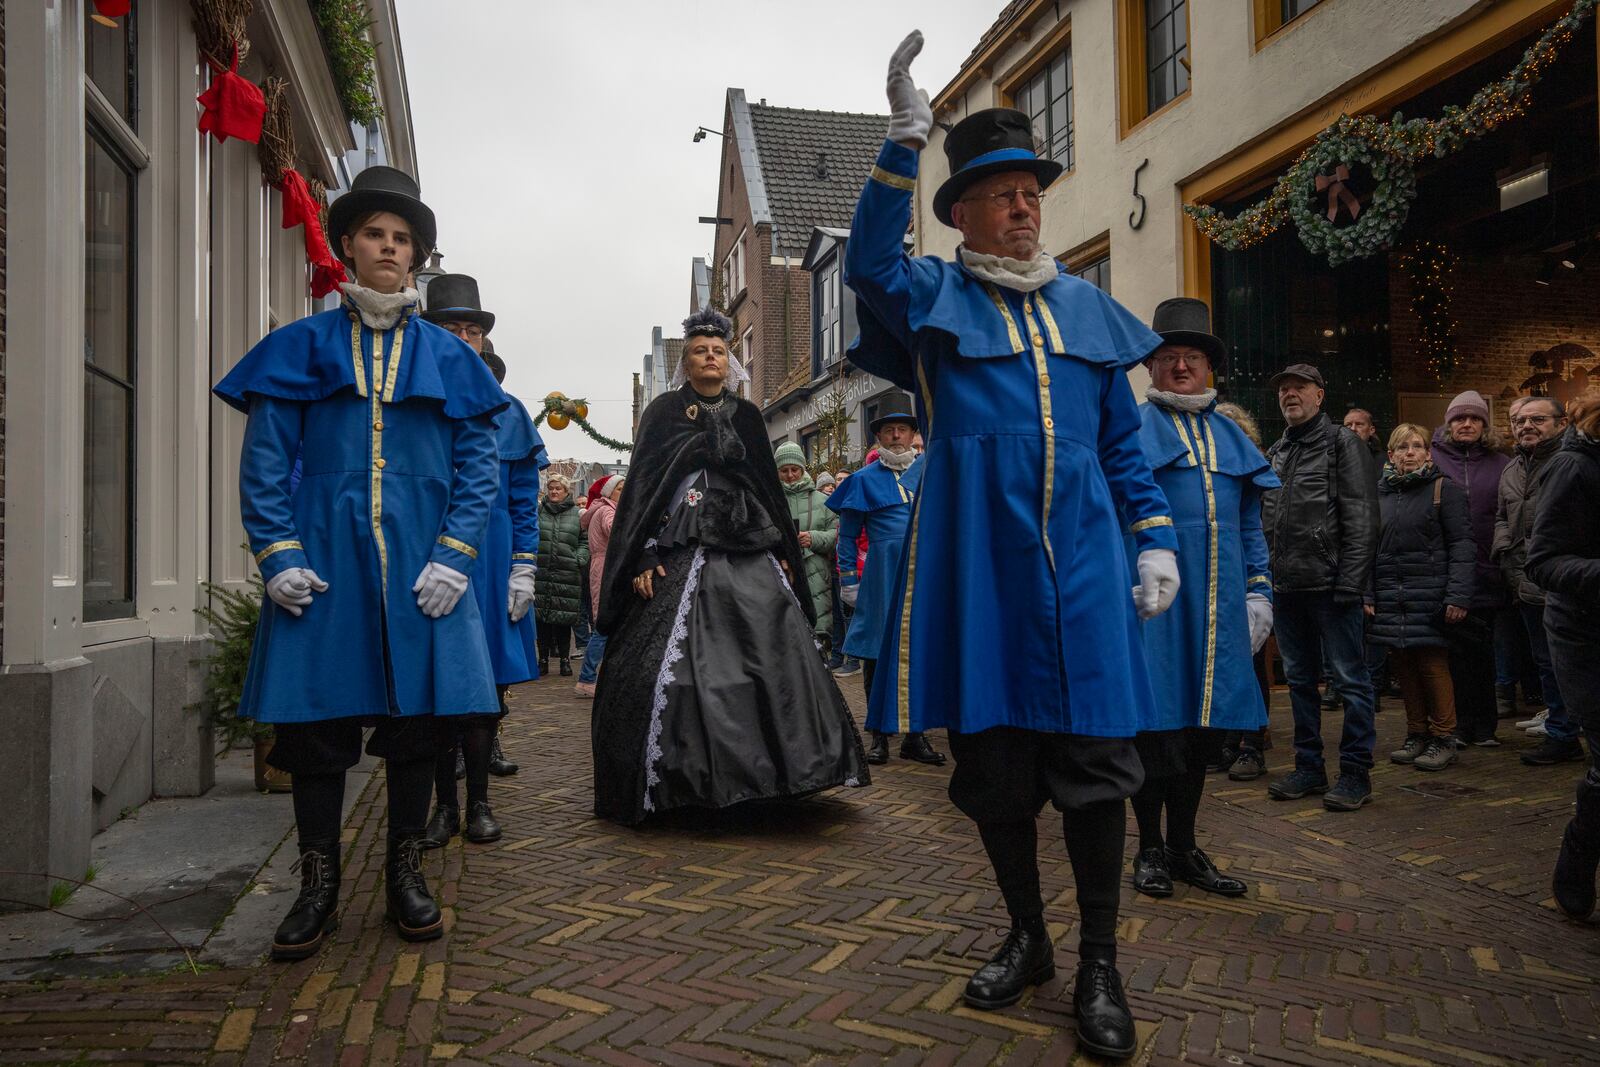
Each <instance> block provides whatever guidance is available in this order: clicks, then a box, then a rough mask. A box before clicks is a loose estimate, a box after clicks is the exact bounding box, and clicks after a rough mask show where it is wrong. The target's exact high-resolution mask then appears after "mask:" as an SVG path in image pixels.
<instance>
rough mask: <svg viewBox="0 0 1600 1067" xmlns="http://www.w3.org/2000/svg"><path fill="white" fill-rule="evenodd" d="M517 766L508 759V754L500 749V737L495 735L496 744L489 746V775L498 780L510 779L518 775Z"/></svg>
mask: <svg viewBox="0 0 1600 1067" xmlns="http://www.w3.org/2000/svg"><path fill="white" fill-rule="evenodd" d="M517 769H518V768H517V765H516V764H515V763H512V762H511V761H510V760H508V759H506V754H505V751H504V750H503V749H501V747H500V735H499V734H495V735H494V743H493V744H491V745H490V746H489V773H490V774H492V775H494V776H495V777H496V778H509V777H511V776H512V775H513V774H516V773H517Z"/></svg>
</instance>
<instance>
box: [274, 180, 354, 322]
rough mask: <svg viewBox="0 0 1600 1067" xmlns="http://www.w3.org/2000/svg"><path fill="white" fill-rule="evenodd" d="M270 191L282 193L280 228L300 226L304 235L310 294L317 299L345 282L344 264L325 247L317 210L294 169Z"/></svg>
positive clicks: (326, 245)
mask: <svg viewBox="0 0 1600 1067" xmlns="http://www.w3.org/2000/svg"><path fill="white" fill-rule="evenodd" d="M273 188H275V189H277V190H278V192H280V193H282V194H283V228H284V229H286V230H287V229H289V228H291V227H294V226H304V227H305V235H306V261H307V262H308V263H310V264H311V295H312V296H314V297H317V298H318V299H321V298H322V297H325V296H327V295H328V294H329V293H331V292H333V291H334V290H335V289H337V288H339V283H340V282H342V281H345V280H346V275H345V271H344V264H343V263H341V262H339V259H338V257H336V256H335V255H334V254H333V249H332V248H331V247H330V246H329V245H328V236H327V234H325V233H323V232H322V219H321V217H320V213H319V211H318V209H317V201H316V198H315V197H313V196H312V195H311V187H310V186H308V185H307V184H306V180H305V178H303V177H301V176H300V172H299V171H297V170H286V171H284V172H283V177H282V178H279V179H278V180H277V181H276V182H274V183H273Z"/></svg>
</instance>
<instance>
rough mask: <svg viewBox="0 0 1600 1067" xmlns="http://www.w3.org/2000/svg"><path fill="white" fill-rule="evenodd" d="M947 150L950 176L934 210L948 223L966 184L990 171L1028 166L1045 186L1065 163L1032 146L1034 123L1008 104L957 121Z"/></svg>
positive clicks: (946, 147)
mask: <svg viewBox="0 0 1600 1067" xmlns="http://www.w3.org/2000/svg"><path fill="white" fill-rule="evenodd" d="M944 154H945V155H946V156H947V157H948V158H949V160H950V177H949V178H947V179H945V183H944V184H943V185H941V186H939V191H938V192H937V193H935V194H933V214H934V217H935V218H937V219H938V220H939V221H940V222H942V223H944V224H945V225H946V226H954V225H955V223H953V222H951V221H950V209H951V208H953V207H954V206H955V203H956V201H957V200H959V199H961V194H962V193H964V192H966V190H967V186H969V185H971V184H972V183H973V182H975V181H977V180H979V179H980V178H987V177H989V175H991V174H1004V173H1005V172H1006V171H1009V170H1025V171H1028V172H1030V173H1031V174H1033V175H1034V177H1036V178H1038V179H1039V186H1040V188H1045V187H1047V186H1049V184H1050V183H1051V182H1053V181H1055V180H1056V178H1058V177H1060V175H1061V171H1062V166H1061V164H1060V163H1057V162H1055V161H1053V160H1049V159H1040V158H1039V156H1038V154H1037V153H1036V152H1034V150H1033V126H1032V125H1031V124H1030V123H1029V122H1028V116H1026V115H1024V114H1023V113H1022V112H1020V111H1016V110H1014V109H1012V108H1009V107H991V108H989V109H987V110H985V111H975V112H973V113H972V114H970V115H968V116H967V117H966V118H964V119H962V120H961V121H960V122H958V123H956V124H955V127H954V128H953V129H951V131H950V132H949V133H948V134H947V135H946V136H945V139H944Z"/></svg>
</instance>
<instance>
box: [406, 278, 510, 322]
mask: <svg viewBox="0 0 1600 1067" xmlns="http://www.w3.org/2000/svg"><path fill="white" fill-rule="evenodd" d="M424 299H425V300H426V301H427V304H428V307H427V310H426V311H424V312H423V313H422V317H423V318H425V319H427V320H428V321H429V322H433V323H444V322H473V323H477V325H478V327H479V328H480V329H481V330H483V332H484V333H488V332H489V331H490V330H492V329H494V314H493V313H492V312H488V311H485V310H483V301H482V300H481V299H479V297H478V279H476V278H474V277H473V276H472V275H470V274H441V275H439V276H438V277H437V278H435V279H433V281H431V282H429V283H428V291H427V294H426V295H425V297H424Z"/></svg>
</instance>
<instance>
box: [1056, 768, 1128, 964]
mask: <svg viewBox="0 0 1600 1067" xmlns="http://www.w3.org/2000/svg"><path fill="white" fill-rule="evenodd" d="M1126 821H1127V816H1126V814H1125V812H1124V809H1123V806H1122V801H1120V800H1103V801H1100V802H1099V803H1096V804H1090V805H1088V806H1087V807H1083V808H1078V809H1076V810H1073V811H1069V812H1067V813H1066V815H1065V816H1064V817H1063V818H1062V828H1063V831H1064V834H1065V837H1066V841H1067V856H1068V858H1070V859H1071V860H1072V878H1073V881H1074V882H1076V883H1077V887H1078V915H1079V919H1080V921H1079V926H1078V931H1079V932H1078V958H1079V959H1085V960H1100V961H1102V962H1104V963H1109V964H1111V965H1112V966H1113V967H1114V966H1116V963H1117V898H1118V895H1119V893H1120V891H1121V888H1122V884H1121V883H1122V846H1123V836H1124V831H1125V823H1126Z"/></svg>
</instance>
